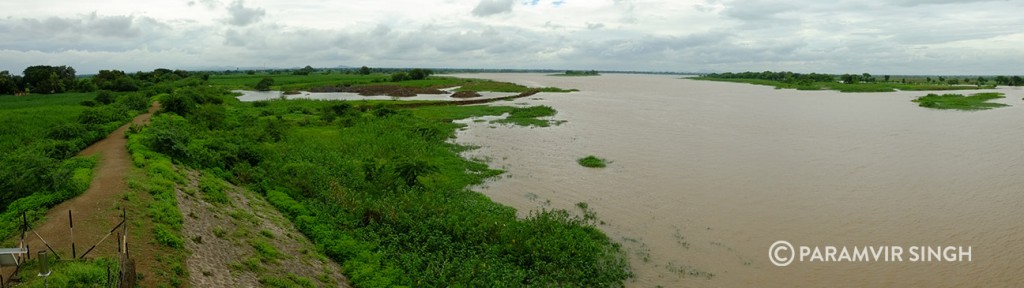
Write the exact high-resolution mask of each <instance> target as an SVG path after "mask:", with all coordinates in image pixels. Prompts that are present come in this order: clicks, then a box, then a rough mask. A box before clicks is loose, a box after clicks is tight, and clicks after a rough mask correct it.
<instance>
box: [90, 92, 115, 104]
mask: <svg viewBox="0 0 1024 288" xmlns="http://www.w3.org/2000/svg"><path fill="white" fill-rule="evenodd" d="M94 100H96V103H102V104H104V105H106V104H110V103H114V100H115V99H114V93H111V92H110V90H100V92H96V98H95V99H94Z"/></svg>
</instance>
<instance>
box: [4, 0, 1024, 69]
mask: <svg viewBox="0 0 1024 288" xmlns="http://www.w3.org/2000/svg"><path fill="white" fill-rule="evenodd" d="M1022 11H1024V0H960V1H957V0H890V1H863V0H857V1H850V0H833V1H820V0H787V1H766V0H743V1H738V0H692V1H691V0H586V1H584V0H394V1H377V0H344V1H312V0H291V1H271V0H147V1H135V0H94V1H79V0H72V1H68V0H32V1H2V2H0V70H9V71H11V72H12V73H13V74H21V72H22V71H23V70H24V69H25V67H27V66H31V65H70V66H72V67H74V68H75V69H76V70H77V71H78V73H79V74H91V73H95V72H96V71H98V70H101V69H118V70H124V71H128V72H134V71H150V70H153V69H155V68H169V69H187V70H195V69H204V68H213V67H216V68H224V67H228V68H232V67H242V68H243V69H244V68H250V67H255V68H259V67H267V68H292V67H302V66H306V65H311V66H313V67H339V66H354V67H358V66H363V65H366V66H370V67H425V68H509V69H588V70H589V69H596V70H625V71H671V72H741V71H764V70H772V71H781V70H786V71H794V72H804V73H809V72H821V73H837V74H841V73H857V74H859V73H863V72H867V73H872V74H876V75H885V74H893V75H905V74H914V75H940V74H945V75H952V74H956V75H1011V74H1012V75H1022V74H1024V28H1022V27H1024V12H1022Z"/></svg>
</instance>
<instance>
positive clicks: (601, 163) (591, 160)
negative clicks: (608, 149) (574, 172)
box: [576, 155, 606, 168]
mask: <svg viewBox="0 0 1024 288" xmlns="http://www.w3.org/2000/svg"><path fill="white" fill-rule="evenodd" d="M576 162H577V163H580V166H583V167H589V168H604V167H605V166H606V164H605V160H604V159H601V158H597V156H594V155H590V156H587V157H583V158H580V159H579V160H576Z"/></svg>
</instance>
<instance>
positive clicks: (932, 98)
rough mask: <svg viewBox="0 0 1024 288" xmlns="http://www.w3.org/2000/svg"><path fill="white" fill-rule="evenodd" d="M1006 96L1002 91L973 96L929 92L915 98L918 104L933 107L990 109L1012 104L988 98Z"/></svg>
mask: <svg viewBox="0 0 1024 288" xmlns="http://www.w3.org/2000/svg"><path fill="white" fill-rule="evenodd" d="M1000 98H1004V97H1003V94H1002V93H978V94H973V95H971V96H964V95H961V94H943V95H937V94H928V95H925V96H921V97H918V98H917V99H914V100H913V102H916V103H918V106H921V107H926V108H933V109H954V110H964V111H971V110H988V109H992V108H999V107H1006V106H1010V105H1006V104H1002V103H990V102H987V101H988V100H992V99H1000Z"/></svg>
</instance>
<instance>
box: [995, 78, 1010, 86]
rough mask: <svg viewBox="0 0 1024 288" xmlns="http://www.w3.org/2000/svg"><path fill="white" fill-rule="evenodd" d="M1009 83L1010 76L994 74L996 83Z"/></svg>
mask: <svg viewBox="0 0 1024 288" xmlns="http://www.w3.org/2000/svg"><path fill="white" fill-rule="evenodd" d="M1009 83H1010V78H1008V77H1006V76H996V84H999V85H1006V84H1009Z"/></svg>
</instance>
